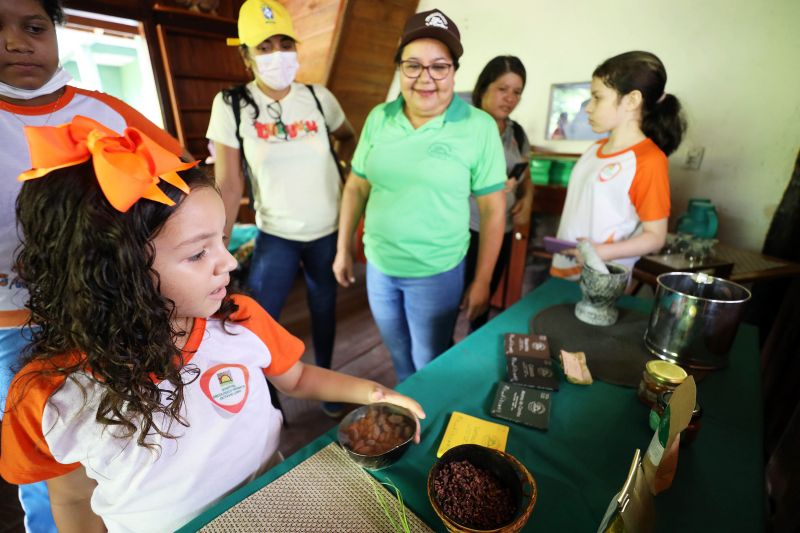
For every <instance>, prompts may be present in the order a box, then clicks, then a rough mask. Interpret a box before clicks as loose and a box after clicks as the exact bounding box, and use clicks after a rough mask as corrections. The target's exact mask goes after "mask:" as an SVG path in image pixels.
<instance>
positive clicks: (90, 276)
mask: <svg viewBox="0 0 800 533" xmlns="http://www.w3.org/2000/svg"><path fill="white" fill-rule="evenodd" d="M26 135H27V136H28V139H29V141H30V143H31V144H30V146H31V160H32V163H33V166H34V168H33V169H32V170H31V171H28V172H25V173H23V174H22V175H21V176H20V179H24V180H26V181H25V183H24V185H23V187H22V191H21V192H20V195H19V199H18V201H17V219H18V221H19V226H20V230H21V232H22V237H23V242H24V243H25V244H24V246H23V248H22V249H21V252H20V253H19V255H18V257H17V259H16V263H15V264H16V268H17V269H18V272H19V276H20V278H21V279H22V280H23V281H24V282H25V283H27V285H28V287H29V288H30V291H29V292H30V299H29V304H28V306H29V308H30V309H31V314H32V319H33V320H35V321H36V323H37V324H39V326H40V329H38V330H36V331H34V332H33V342H32V345H31V348H30V353H29V355H28V357H27V358H26V360H25V362H26V363H27V364H26V365H25V366H24V367H23V368H22V370H20V372H19V373H18V374H17V376H16V377H15V378H14V381H13V383H12V385H11V388H10V390H9V398H8V403H7V412H6V416H5V419H4V422H3V433H2V450H3V454H2V456H0V474H2V476H3V477H4V478H6V479H7V480H8V481H10V482H12V483H27V482H33V481H40V480H46V481H47V486H48V490H49V492H50V499H51V505H52V510H53V516H54V518H55V521H56V525H57V526H58V528H59V530H60V531H100V530H103V528H107V529H108V531H166V530H174V529H176V528H178V527H180V526H181V525H183V524H185V523H186V522H188V521H189V520H191V519H192V518H194V517H195V516H196V515H198V514H199V513H200V512H202V511H203V510H204V509H206V508H208V506H210V505H212V504H213V503H214V502H216V501H217V500H219V499H220V498H222V497H223V496H225V495H226V494H228V493H229V492H231V491H233V490H235V489H236V488H238V487H240V486H242V485H243V484H245V483H247V482H248V481H250V480H252V479H253V478H255V477H256V476H258V475H260V474H261V473H263V472H264V471H266V470H267V469H268V468H270V467H271V466H273V465H274V464H275V463H276V462H277V448H278V441H279V435H280V429H281V426H282V416H281V413H280V411H278V410H277V409H275V408H274V407H273V406H272V404H271V402H270V399H269V389H268V387H267V383H266V380H265V379H264V377H265V376H266V378H267V379H269V380H270V381H271V382H272V383H273V384H274V385H275V386H276V387H277V388H278V390H280V391H282V392H284V393H286V394H289V395H291V396H295V397H300V398H307V399H315V400H321V401H338V402H346V403H360V404H368V403H373V402H376V401H386V402H391V403H395V404H397V405H400V406H403V407H405V408H407V409H409V410H410V411H412V412H413V413H414V414H415V415H416V416H417V417H419V418H424V416H425V413H424V412H423V410H422V408H421V407H420V405H419V404H418V403H417V402H415V401H414V400H412V399H411V398H408V397H406V396H403V395H402V394H399V393H397V392H395V391H392V390H391V389H388V388H385V387H383V386H381V385H379V384H377V383H375V382H372V381H368V380H364V379H358V378H355V377H352V376H348V375H345V374H341V373H338V372H334V371H331V370H327V369H323V368H319V367H316V366H314V365H306V364H304V363H302V362H301V361H300V360H299V359H300V356H301V355H302V353H303V350H304V347H303V343H302V342H301V341H300V340H299V339H297V338H295V337H293V336H292V335H290V334H289V333H288V332H287V331H286V330H285V329H283V328H282V327H281V326H280V325H279V324H278V323H277V322H276V321H275V320H273V319H272V318H271V317H270V316H269V315H268V314H267V313H266V311H264V310H263V309H262V308H261V307H260V306H259V305H258V304H257V303H256V302H255V301H254V300H252V299H250V298H248V297H245V296H241V295H232V296H231V295H228V294H227V291H226V288H225V287H226V286H227V284H228V282H229V274H230V272H231V271H232V270H234V268H235V267H236V260H235V259H234V258H233V257H232V256H231V255H230V253H228V251H227V248H226V245H225V241H226V238H225V236H224V228H225V209H224V205H223V202H222V199H221V197H220V194H219V191H218V190H217V189H216V187H215V185H214V179H213V177H210V176H208V175H207V174H206V173H204V172H200V171H198V170H196V169H194V168H187V167H191V166H192V165H191V164H186V163H182V162H181V161H180V160H179V159H178V158H177V157H176V156H174V155H172V154H170V153H169V152H167V151H166V150H164V149H162V148H160V147H159V146H158V145H157V143H155V142H153V141H152V140H150V139H149V138H148V137H147V136H146V135H145V134H144V133H142V132H141V131H139V130H136V129H134V128H128V129H126V130H125V132H124V133H123V134H122V135H121V136H120V135H118V134H117V133H115V132H113V131H110V130H109V129H107V128H105V127H103V126H102V125H100V124H99V123H97V122H95V121H92V120H90V119H87V118H85V117H80V116H79V117H76V118H75V119H74V120H73V121H72V122H71V123H69V124H65V125H62V126H59V127H41V128H27V129H26ZM87 157H88V158H90V160H89V161H87ZM163 182H166V183H163ZM415 441H416V442H419V423H417V429H416V434H415Z"/></svg>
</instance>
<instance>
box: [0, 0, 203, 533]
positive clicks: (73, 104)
mask: <svg viewBox="0 0 800 533" xmlns="http://www.w3.org/2000/svg"><path fill="white" fill-rule="evenodd" d="M63 20H64V13H63V10H62V7H61V3H60V1H59V0H0V139H1V140H2V141H1V142H0V161H2V167H0V424H2V418H3V410H4V406H5V400H6V392H7V390H8V387H9V385H10V384H11V379H12V377H13V375H14V372H16V371H17V370H19V359H20V352H21V351H22V349H23V348H24V346H25V345H26V344H27V342H28V340H29V335H28V334H27V331H28V330H27V328H24V327H22V326H23V324H24V323H25V321H26V319H27V317H28V311H27V309H25V301H26V298H27V291H26V290H25V287H24V286H23V285H22V284H21V283H19V282H18V280H17V279H15V278H16V276H15V275H14V273H13V272H12V270H11V266H12V258H13V254H14V250H15V249H16V248H17V246H18V245H19V244H20V242H19V237H18V234H17V231H16V220H15V216H14V203H15V201H16V198H17V194H18V193H19V190H20V187H21V184H20V183H19V182H18V181H17V179H16V177H17V176H18V175H19V173H20V172H22V171H24V170H26V169H28V168H29V167H30V159H29V156H28V149H27V142H26V140H25V135H24V133H23V128H24V127H25V126H41V125H51V126H53V125H57V124H63V123H64V122H68V121H70V120H71V119H72V118H73V117H74V116H75V115H76V114H80V115H85V116H87V117H90V118H93V119H95V120H97V121H99V122H101V123H102V124H104V125H106V126H108V127H110V128H112V129H114V130H116V131H122V130H123V129H124V128H125V127H126V126H135V127H137V128H139V129H141V130H143V131H144V132H146V133H147V134H148V135H149V136H150V137H152V138H153V139H155V140H156V141H157V142H158V143H159V144H161V145H162V146H164V147H166V148H167V149H169V150H170V151H172V152H174V153H175V154H182V153H183V154H184V155H186V156H187V159H188V154H186V153H185V151H184V149H183V147H182V146H181V145H180V144H179V143H178V141H177V140H175V139H174V138H172V137H171V136H170V135H169V134H167V133H166V132H164V131H163V130H161V129H159V128H158V127H157V126H156V125H155V124H153V123H152V122H150V121H149V120H147V118H145V117H144V116H143V115H141V114H140V113H139V112H137V111H136V110H134V109H133V108H131V107H130V106H128V105H127V104H125V103H124V102H122V101H120V100H118V99H116V98H114V97H113V96H110V95H107V94H104V93H100V92H94V91H87V90H83V89H79V88H76V87H73V86H71V85H69V81H70V80H71V78H70V76H69V74H68V73H67V72H66V71H65V70H64V69H63V68H61V67H60V66H59V59H58V57H59V56H58V42H57V38H56V24H60V23H62V22H63ZM19 500H20V503H21V505H22V508H23V510H24V512H25V517H24V520H25V528H26V530H27V531H34V532H36V533H50V532H55V524H54V523H53V517H52V516H51V515H50V502H49V500H48V496H47V489H46V487H45V485H44V483H35V484H25V485H21V486H20V487H19ZM12 507H13V508H18V504H16V503H15V502H11V501H8V500H6V501H0V516H2V513H3V511H4V510H5V509H10V508H12ZM4 525H6V524H2V525H0V529H3V527H2V526H4Z"/></svg>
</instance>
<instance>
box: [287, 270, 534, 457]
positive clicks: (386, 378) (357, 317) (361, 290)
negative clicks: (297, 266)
mask: <svg viewBox="0 0 800 533" xmlns="http://www.w3.org/2000/svg"><path fill="white" fill-rule="evenodd" d="M545 268H546V265H542V264H538V263H537V262H536V261H535V260H534V259H533V258H531V261H530V262H529V264H528V266H527V268H526V270H525V283H524V284H523V294H526V293H527V292H529V291H530V290H532V288H533V287H534V286H535V285H536V283H537V282H538V280H539V278H540V277H541V273H542V271H543V270H544V269H545ZM364 272H365V268H364V265H356V283H355V284H354V285H351V286H350V287H349V288H346V289H345V288H342V287H339V293H338V300H337V305H336V317H337V324H336V343H335V345H334V352H333V361H332V363H331V366H332V368H333V369H334V370H338V371H340V372H344V373H347V374H351V375H353V376H358V377H362V378H366V379H372V380H375V381H377V382H378V383H381V384H383V385H386V386H387V387H392V388H394V387H395V386H396V385H397V377H396V375H395V372H394V367H393V366H392V360H391V358H390V356H389V351H388V350H387V349H386V347H385V346H384V345H383V343H382V342H381V337H380V333H379V332H378V327H377V326H376V325H375V321H374V320H373V319H372V314H371V313H370V310H369V303H368V302H367V289H366V283H365V275H364ZM497 312H498V311H496V310H493V311H492V314H491V315H490V316H494V315H495V314H497ZM280 322H281V324H282V325H283V326H284V327H285V328H286V329H288V330H289V332H291V333H292V334H294V335H296V336H298V337H300V338H301V339H302V340H303V342H305V343H306V353H305V354H304V355H303V361H304V362H307V363H311V364H313V363H314V347H313V345H312V343H311V334H310V323H309V318H308V305H307V303H306V290H305V284H304V282H303V281H302V278H298V280H297V282H296V283H295V286H294V288H293V289H292V292H291V293H290V295H289V298H288V300H287V303H286V307H285V308H284V310H283V313H282V314H281V317H280ZM468 329H469V325H468V323H467V321H466V319H465V318H464V316H463V315H462V316H460V317H459V320H458V323H457V325H456V331H455V335H454V337H455V340H456V342H457V341H460V340H461V339H463V338H464V337H465V336H466V335H467V333H468ZM279 398H280V401H281V406H282V408H283V412H284V418H285V421H286V426H285V427H284V431H283V433H282V435H281V444H280V451H281V453H283V455H284V456H285V457H288V456H289V455H291V454H292V453H294V452H295V451H297V450H298V449H300V448H302V447H303V446H304V445H306V444H308V443H309V442H311V441H312V440H314V439H315V438H317V437H318V436H319V435H322V434H323V433H325V432H326V431H327V430H329V429H330V428H332V427H334V426H335V425H336V424H337V423H338V420H335V419H332V418H329V417H328V416H327V415H325V414H324V413H323V412H322V409H321V408H320V404H319V402H311V401H307V400H296V399H294V398H290V397H287V396H285V395H283V394H280V393H279ZM355 407H356V406H352V408H355Z"/></svg>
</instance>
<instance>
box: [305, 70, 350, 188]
mask: <svg viewBox="0 0 800 533" xmlns="http://www.w3.org/2000/svg"><path fill="white" fill-rule="evenodd" d="M306 87H308V90H309V91H311V96H313V97H314V102H316V104H317V109H318V110H319V112H320V114H321V115H322V124H323V125H324V126H325V134H326V135H327V136H328V146H329V147H330V149H331V156H333V162H334V164H335V165H336V170H337V171H338V172H339V178H341V180H342V183H344V181H345V179H347V176H345V175H344V169H343V168H342V165H341V164H340V163H339V156H338V155H336V150H334V149H333V139H331V132H330V130H329V129H328V122H327V120H325V111H323V110H322V104H320V103H319V98H317V93H316V92H314V86H313V85H310V84H306Z"/></svg>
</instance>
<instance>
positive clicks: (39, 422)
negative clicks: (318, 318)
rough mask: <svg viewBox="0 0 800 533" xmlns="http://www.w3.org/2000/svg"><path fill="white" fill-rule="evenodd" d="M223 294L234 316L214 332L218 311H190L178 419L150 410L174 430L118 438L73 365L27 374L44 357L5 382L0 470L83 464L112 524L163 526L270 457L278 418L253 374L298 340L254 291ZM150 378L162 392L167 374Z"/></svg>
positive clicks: (14, 479) (95, 499) (291, 353)
mask: <svg viewBox="0 0 800 533" xmlns="http://www.w3.org/2000/svg"><path fill="white" fill-rule="evenodd" d="M234 298H235V301H236V303H238V304H239V310H238V311H237V312H236V313H235V314H234V315H233V317H232V318H234V319H244V321H242V322H231V321H228V322H227V323H226V324H225V329H226V330H227V332H226V331H225V330H223V326H222V323H221V321H220V320H219V319H215V318H210V319H207V320H206V319H199V318H197V319H195V321H194V325H193V328H192V331H191V333H190V335H189V338H188V341H187V343H186V346H185V348H184V356H185V357H186V358H187V363H186V366H185V368H186V369H187V371H186V372H185V373H184V377H185V378H184V379H185V380H186V381H187V382H188V381H190V380H192V379H194V381H192V382H191V383H190V384H188V385H187V386H186V388H184V395H185V398H184V404H183V406H182V408H181V416H182V417H184V419H185V420H186V421H187V422H188V426H184V425H181V424H179V423H177V422H174V421H172V422H170V421H168V420H166V419H165V417H164V416H162V415H158V416H156V417H155V420H156V422H157V424H158V426H159V427H160V428H161V429H163V430H166V431H169V432H170V433H172V434H173V435H177V436H178V438H177V439H168V438H163V437H160V436H159V435H157V434H155V433H154V432H151V433H153V434H151V435H149V436H148V438H147V442H149V443H153V444H156V445H157V448H156V449H152V450H151V449H148V448H145V447H142V446H139V445H137V443H136V439H135V437H134V438H132V439H131V438H119V437H118V435H120V431H119V430H118V429H115V428H114V427H112V426H103V425H101V424H98V423H97V422H96V420H95V415H96V413H97V407H98V402H99V400H100V396H101V393H102V389H101V387H99V386H98V385H97V384H96V382H92V381H90V380H89V379H88V378H87V376H86V374H85V373H83V372H79V373H76V374H73V375H72V376H71V377H70V378H69V379H66V378H64V376H52V375H46V374H44V375H43V374H37V373H36V371H37V370H40V369H47V368H48V367H49V365H50V364H51V363H49V362H42V361H35V362H32V363H30V364H29V365H27V366H26V367H24V368H23V369H22V370H21V371H20V372H19V373H18V374H17V376H16V377H15V379H14V382H13V383H12V385H11V389H10V392H9V398H8V403H7V413H6V416H5V418H4V420H3V433H2V455H1V456H0V474H2V476H3V477H4V478H5V479H6V480H7V481H9V482H10V483H15V484H19V483H31V482H35V481H40V480H45V479H49V478H53V477H57V476H62V475H65V474H67V473H69V472H71V471H73V470H74V469H76V468H78V467H80V466H83V467H84V468H85V470H86V474H87V475H88V476H89V477H90V478H92V479H94V480H96V481H97V487H96V488H95V489H94V493H93V494H92V498H91V505H92V510H93V511H94V512H95V514H97V515H98V516H100V518H102V519H103V521H104V522H105V525H106V527H107V528H108V530H109V531H112V532H120V531H125V532H127V531H174V530H175V529H176V528H178V527H180V526H182V525H183V524H185V523H186V522H188V521H189V520H191V519H192V518H194V517H195V516H197V515H198V514H200V513H201V512H202V511H203V510H205V509H206V508H208V507H209V506H210V505H212V504H213V503H214V502H216V501H217V500H219V499H220V498H221V497H223V496H225V495H226V494H228V493H229V492H231V491H233V490H234V489H236V488H238V487H239V486H241V485H243V484H245V483H247V482H249V481H250V480H252V479H254V478H255V477H256V476H258V475H260V474H261V473H262V472H263V471H264V470H266V468H267V467H268V466H271V463H270V459H271V458H272V457H273V455H274V454H275V452H276V450H277V448H278V440H279V436H280V430H281V424H282V423H283V418H282V416H281V414H280V411H278V410H277V409H275V408H274V407H273V406H272V403H271V402H270V393H269V389H268V388H267V382H266V380H265V379H264V375H267V376H273V375H280V374H282V373H284V372H286V371H287V370H288V369H289V368H290V367H291V366H292V365H294V364H295V362H297V361H298V360H299V359H300V356H301V355H302V353H303V350H304V346H303V343H302V341H300V340H299V339H297V338H296V337H293V336H292V335H291V334H289V333H288V332H287V331H286V330H285V329H283V328H282V327H281V326H280V325H279V324H278V323H277V322H275V320H273V319H272V317H270V316H269V315H268V314H267V312H266V311H264V310H263V309H262V308H261V307H260V306H259V305H258V304H257V303H256V302H255V301H254V300H252V299H250V298H248V297H245V296H235V297H234ZM76 358H77V356H75V355H73V356H71V357H70V356H64V357H63V359H66V360H68V361H70V362H73V363H74V362H77V359H76ZM55 362H56V363H58V361H55ZM189 368H196V369H197V370H198V371H199V373H198V374H192V373H190V372H189V371H188V369H189ZM73 378H74V380H73ZM76 381H77V383H76ZM79 384H80V385H82V386H83V387H84V388H85V390H86V396H85V398H84V396H83V394H82V393H81V390H80V387H79ZM160 386H161V387H162V389H164V394H165V395H166V394H169V392H170V390H171V386H170V385H169V384H168V383H161V385H160Z"/></svg>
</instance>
